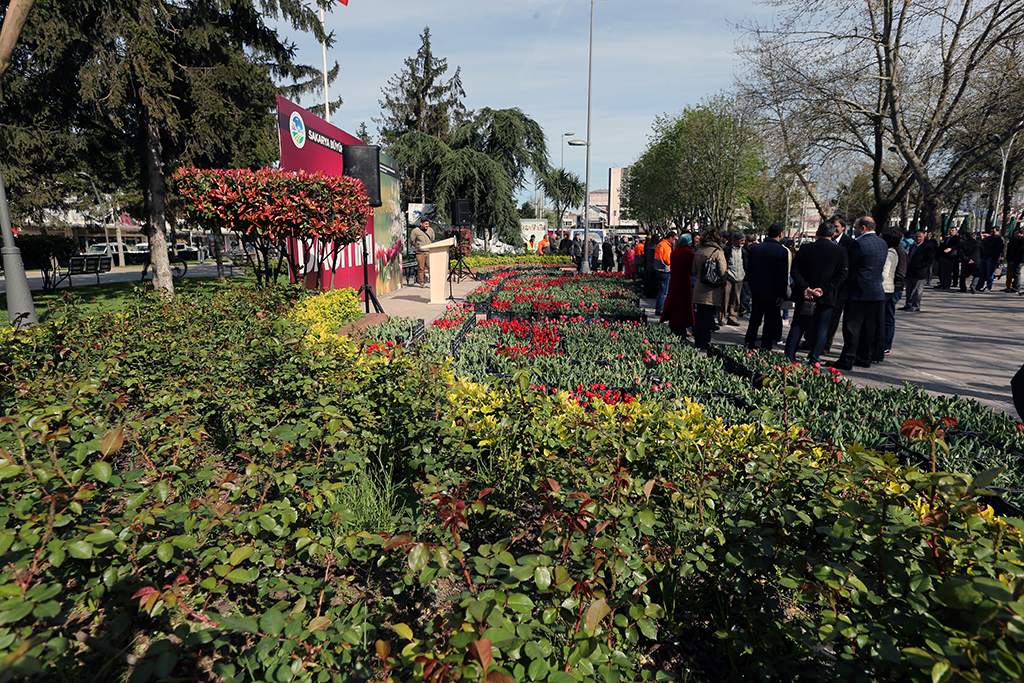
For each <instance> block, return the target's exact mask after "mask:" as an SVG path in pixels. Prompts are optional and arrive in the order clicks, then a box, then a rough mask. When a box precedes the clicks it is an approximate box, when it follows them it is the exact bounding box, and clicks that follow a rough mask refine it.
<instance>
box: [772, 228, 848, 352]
mask: <svg viewBox="0 0 1024 683" xmlns="http://www.w3.org/2000/svg"><path fill="white" fill-rule="evenodd" d="M833 233H834V230H833V227H832V225H831V224H829V223H827V222H826V223H822V224H821V225H820V226H818V232H817V239H816V240H815V241H814V242H811V243H810V244H805V245H804V246H802V247H800V251H798V252H797V253H796V257H795V258H794V259H793V268H792V271H791V275H792V277H793V301H795V302H796V306H795V308H794V310H793V323H792V325H791V326H790V328H789V337H787V338H786V356H787V357H788V358H789V359H790V360H792V361H795V360H796V350H797V344H799V343H800V337H801V335H803V333H804V330H806V329H807V328H808V327H810V328H811V329H812V330H814V332H812V333H811V334H810V335H808V336H809V337H810V338H811V339H813V340H814V342H813V345H812V346H811V350H810V353H809V354H808V355H807V358H808V360H809V361H810V362H811V363H818V362H820V361H821V350H822V349H823V348H824V347H825V338H826V336H827V333H828V324H829V321H830V320H831V319H832V309H833V308H835V305H836V297H837V296H838V294H839V288H840V287H841V286H842V284H843V283H844V282H845V281H846V277H847V275H848V273H849V258H848V256H847V253H846V249H844V248H843V247H841V246H839V245H838V244H836V243H835V242H833V241H832V235H833ZM803 301H813V302H814V313H813V314H811V315H807V314H806V313H803V312H801V310H800V309H801V302H803Z"/></svg>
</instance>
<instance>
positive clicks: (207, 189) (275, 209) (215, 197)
mask: <svg viewBox="0 0 1024 683" xmlns="http://www.w3.org/2000/svg"><path fill="white" fill-rule="evenodd" d="M174 180H175V184H176V188H177V191H178V195H179V196H180V197H181V200H182V205H183V208H184V212H185V217H186V219H187V220H188V221H189V222H190V223H192V224H193V225H196V226H199V227H201V228H203V229H207V230H209V229H213V228H217V229H219V230H230V231H233V232H236V233H238V234H239V235H241V236H242V237H243V240H244V241H246V242H249V243H252V244H254V245H255V246H256V247H257V249H258V250H259V252H260V254H262V255H263V258H264V264H263V268H261V269H258V271H257V274H258V275H260V274H261V273H259V270H264V271H265V270H267V269H268V268H269V253H270V249H271V248H272V247H276V248H277V249H278V250H279V251H280V253H281V254H284V253H285V249H284V243H285V240H286V239H288V238H296V239H319V240H324V241H327V242H332V243H334V244H336V245H339V246H340V245H345V244H350V243H352V242H355V241H356V240H358V239H359V238H360V237H361V236H362V235H363V234H364V232H365V231H366V225H367V221H369V219H370V216H371V215H372V209H371V208H370V202H369V198H368V197H367V195H366V188H365V187H364V186H363V183H362V181H361V180H357V179H355V178H350V177H348V176H331V175H325V174H322V173H307V172H305V171H280V170H273V169H266V168H265V169H260V170H258V171H250V170H247V169H231V170H201V169H197V168H179V169H178V170H177V171H176V172H175V174H174ZM278 263H280V260H279V261H278ZM294 266H295V264H293V272H297V267H294ZM265 274H267V275H268V276H269V275H272V276H273V277H272V279H276V272H274V273H272V274H271V273H265Z"/></svg>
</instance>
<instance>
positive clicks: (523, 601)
mask: <svg viewBox="0 0 1024 683" xmlns="http://www.w3.org/2000/svg"><path fill="white" fill-rule="evenodd" d="M508 606H509V607H511V608H512V609H513V610H515V611H516V612H522V613H525V612H530V611H532V610H533V607H534V604H533V600H531V599H530V598H529V597H528V596H526V595H523V594H522V593H513V594H512V595H510V596H508Z"/></svg>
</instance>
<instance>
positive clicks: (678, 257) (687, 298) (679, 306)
mask: <svg viewBox="0 0 1024 683" xmlns="http://www.w3.org/2000/svg"><path fill="white" fill-rule="evenodd" d="M691 241H692V240H691V238H690V236H689V235H681V236H680V237H679V239H678V240H676V248H675V249H673V250H672V260H671V266H672V270H671V276H670V277H669V282H668V296H666V297H665V304H664V305H663V306H662V309H661V321H662V322H665V321H666V320H667V321H668V328H669V329H670V330H672V333H673V334H675V335H677V336H680V337H685V336H686V328H687V327H693V323H694V320H693V282H692V276H691V275H690V273H691V272H692V271H693V249H691V248H690V243H691Z"/></svg>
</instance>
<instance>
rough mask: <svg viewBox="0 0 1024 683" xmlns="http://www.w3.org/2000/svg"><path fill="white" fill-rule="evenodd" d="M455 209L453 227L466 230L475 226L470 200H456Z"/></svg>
mask: <svg viewBox="0 0 1024 683" xmlns="http://www.w3.org/2000/svg"><path fill="white" fill-rule="evenodd" d="M453 208H454V210H453V211H452V225H455V226H458V227H460V228H464V227H468V226H470V225H472V224H473V217H472V216H470V211H469V200H468V199H456V200H455V206H454V207H453Z"/></svg>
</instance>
